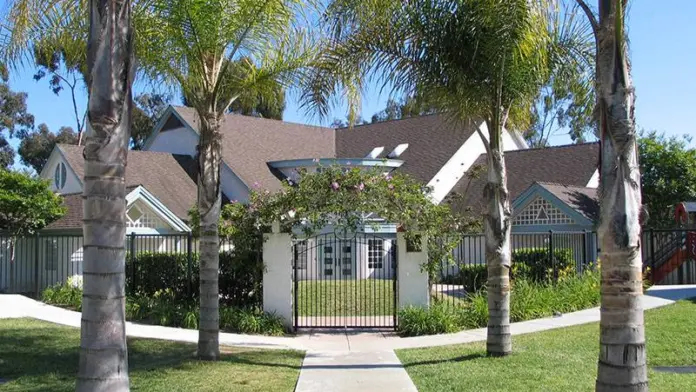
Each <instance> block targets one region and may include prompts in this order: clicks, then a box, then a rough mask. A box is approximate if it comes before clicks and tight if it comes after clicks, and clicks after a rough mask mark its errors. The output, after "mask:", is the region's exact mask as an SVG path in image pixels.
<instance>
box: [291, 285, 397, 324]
mask: <svg viewBox="0 0 696 392" xmlns="http://www.w3.org/2000/svg"><path fill="white" fill-rule="evenodd" d="M297 306H298V313H299V314H300V316H388V315H392V314H394V281H393V280H391V279H362V280H304V281H300V282H298V301H297Z"/></svg>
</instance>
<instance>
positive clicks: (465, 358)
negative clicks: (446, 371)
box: [404, 352, 504, 368]
mask: <svg viewBox="0 0 696 392" xmlns="http://www.w3.org/2000/svg"><path fill="white" fill-rule="evenodd" d="M483 358H496V357H490V356H488V355H486V353H483V352H480V353H473V354H468V355H463V356H461V357H456V358H450V359H436V360H430V361H418V362H410V363H405V364H404V367H405V368H409V367H413V366H427V365H440V364H443V363H451V362H466V361H474V360H477V359H483ZM498 358H504V357H498Z"/></svg>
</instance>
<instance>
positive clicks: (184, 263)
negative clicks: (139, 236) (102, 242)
mask: <svg viewBox="0 0 696 392" xmlns="http://www.w3.org/2000/svg"><path fill="white" fill-rule="evenodd" d="M189 268H190V270H191V271H190V274H189ZM198 271H199V255H198V254H197V253H192V254H191V263H190V266H189V261H188V257H187V254H185V253H159V252H141V253H138V254H136V256H135V258H133V257H131V256H130V255H128V256H127V258H126V290H127V292H128V294H129V295H135V296H151V295H154V294H155V293H156V292H159V291H162V290H167V289H170V290H172V291H173V292H174V294H175V295H176V296H177V297H178V298H179V299H182V300H191V299H197V298H198V294H199V274H198ZM262 280H263V260H262V258H261V254H260V252H235V251H226V252H221V253H220V276H219V290H220V302H221V304H224V305H228V306H234V307H254V306H261V304H262V302H263V297H262V295H263V294H262ZM189 288H190V292H189Z"/></svg>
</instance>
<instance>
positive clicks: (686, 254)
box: [642, 229, 696, 285]
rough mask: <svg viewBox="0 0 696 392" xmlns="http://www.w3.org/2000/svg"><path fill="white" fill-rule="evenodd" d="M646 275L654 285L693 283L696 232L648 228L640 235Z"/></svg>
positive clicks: (695, 279)
mask: <svg viewBox="0 0 696 392" xmlns="http://www.w3.org/2000/svg"><path fill="white" fill-rule="evenodd" d="M642 236H643V237H642V238H643V242H642V245H643V247H642V256H643V265H644V267H645V271H646V276H647V278H648V279H650V281H651V282H652V283H653V284H664V285H670V284H672V285H673V284H696V261H695V260H694V255H695V254H696V249H690V247H689V245H691V247H694V246H696V229H691V230H689V229H650V230H645V231H644V232H643V233H642Z"/></svg>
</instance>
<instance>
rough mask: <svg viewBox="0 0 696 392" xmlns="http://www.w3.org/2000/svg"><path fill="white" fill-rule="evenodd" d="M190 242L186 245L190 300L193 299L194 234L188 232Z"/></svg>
mask: <svg viewBox="0 0 696 392" xmlns="http://www.w3.org/2000/svg"><path fill="white" fill-rule="evenodd" d="M187 240H188V242H187V243H186V294H187V295H188V297H189V298H191V275H192V272H191V264H192V263H193V260H192V259H191V258H192V257H193V253H192V242H193V233H191V232H190V231H189V232H188V238H187Z"/></svg>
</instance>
